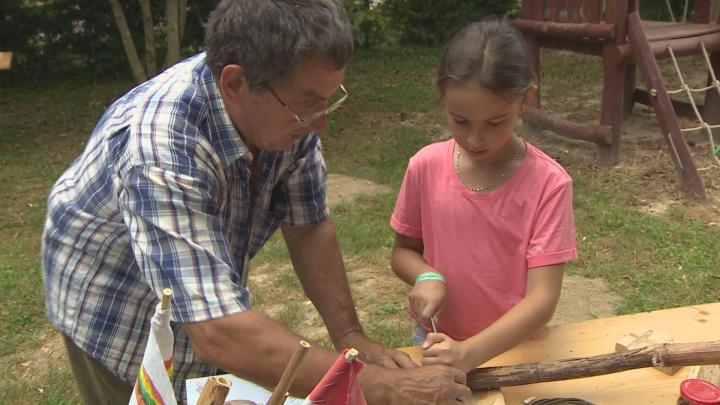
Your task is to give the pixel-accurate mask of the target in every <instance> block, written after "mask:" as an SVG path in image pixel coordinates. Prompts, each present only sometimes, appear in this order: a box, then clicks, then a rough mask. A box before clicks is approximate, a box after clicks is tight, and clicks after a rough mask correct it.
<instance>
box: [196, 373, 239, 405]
mask: <svg viewBox="0 0 720 405" xmlns="http://www.w3.org/2000/svg"><path fill="white" fill-rule="evenodd" d="M231 385H232V383H231V382H230V381H228V380H227V379H225V378H223V377H219V376H212V377H210V378H208V379H207V383H206V384H205V387H204V388H203V390H202V392H201V393H200V398H198V401H197V405H223V403H225V398H227V395H228V392H230V386H231Z"/></svg>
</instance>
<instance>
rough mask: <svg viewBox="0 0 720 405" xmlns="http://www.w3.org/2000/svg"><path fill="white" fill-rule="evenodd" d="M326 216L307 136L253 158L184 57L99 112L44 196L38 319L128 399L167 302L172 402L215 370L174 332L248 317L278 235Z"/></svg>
mask: <svg viewBox="0 0 720 405" xmlns="http://www.w3.org/2000/svg"><path fill="white" fill-rule="evenodd" d="M253 159H259V161H258V168H257V183H256V186H255V191H254V193H253V194H252V195H251V192H250V185H249V179H250V164H251V162H252V161H253ZM327 216H328V208H327V202H326V169H325V164H324V161H323V157H322V151H321V145H320V140H319V138H318V136H317V134H308V135H307V136H305V137H303V138H302V139H300V140H298V141H297V142H295V143H294V144H293V145H292V146H291V147H289V148H288V149H287V150H285V151H282V152H265V151H262V152H260V153H259V154H258V156H254V157H253V156H252V155H251V154H250V152H249V151H248V149H247V148H246V147H245V145H244V144H243V142H242V141H241V138H240V136H239V134H238V133H237V132H236V130H235V128H234V127H233V125H232V123H231V122H230V118H229V116H228V115H227V112H226V110H225V107H224V104H223V102H222V99H221V98H220V94H219V92H218V89H217V86H216V83H215V80H214V79H213V77H212V75H211V73H210V69H209V68H208V66H207V64H206V62H205V55H204V54H200V55H197V56H194V57H191V58H189V59H187V60H185V61H183V62H181V63H179V64H178V65H176V66H174V67H172V68H171V69H169V70H167V71H166V72H164V73H162V74H160V75H159V76H157V77H155V78H153V79H152V80H150V81H148V82H146V83H144V84H142V85H140V86H138V87H136V88H135V89H133V90H131V91H130V92H129V93H128V94H126V95H125V96H123V97H122V98H120V99H119V100H118V101H116V102H115V103H114V104H113V105H112V106H110V108H109V109H108V110H107V111H106V112H105V114H104V115H103V117H102V119H101V120H100V122H99V123H98V125H97V126H96V127H95V129H94V131H93V133H92V136H91V137H90V140H89V142H88V144H87V146H86V148H85V150H84V152H83V153H82V154H81V155H80V157H78V158H77V159H76V160H75V161H74V162H73V163H72V165H71V166H70V167H69V168H68V169H67V171H66V172H65V173H64V174H63V175H62V176H61V177H60V179H59V180H58V181H57V182H56V183H55V185H54V186H53V188H52V190H51V192H50V196H49V199H48V213H47V219H46V223H45V230H44V234H43V248H42V255H43V270H44V277H43V282H44V286H45V299H46V303H47V313H48V316H49V318H50V320H51V322H52V323H53V324H54V325H55V326H56V327H57V328H59V329H60V331H61V332H62V333H64V334H65V335H67V336H69V337H70V338H71V339H72V340H73V341H74V342H75V343H76V344H77V345H78V346H79V347H80V348H81V349H83V350H84V351H85V352H86V353H88V354H89V355H91V356H92V357H93V358H95V359H97V360H99V361H100V362H101V363H102V364H104V365H105V366H106V367H107V368H108V369H109V370H110V371H112V372H113V373H114V374H116V375H117V376H118V377H120V378H122V379H123V380H125V381H126V382H127V383H128V384H130V385H131V384H133V383H134V381H135V378H136V376H137V372H138V368H139V366H140V362H141V361H142V356H143V353H144V350H145V344H146V341H147V337H148V333H149V328H150V319H151V318H152V315H153V313H154V310H155V306H156V304H157V302H158V297H160V296H161V291H162V289H163V288H172V290H173V293H174V297H173V301H172V321H173V330H174V332H175V353H174V368H175V389H176V393H178V394H180V393H181V392H184V381H185V379H187V378H193V377H197V376H202V375H210V374H214V373H215V372H216V370H215V368H214V367H212V366H210V365H208V364H203V363H200V362H199V361H198V359H197V358H196V357H195V355H194V354H193V351H192V349H191V347H190V341H189V339H188V337H187V335H186V334H185V332H184V331H183V329H182V328H180V327H179V324H180V323H186V322H199V321H205V320H209V319H215V318H220V317H225V316H228V315H231V314H235V313H238V312H241V311H246V310H248V309H250V300H249V292H248V291H247V289H246V281H247V270H248V269H247V261H248V260H249V259H250V258H251V257H253V256H254V255H255V254H256V253H257V252H258V250H260V248H261V247H262V246H263V244H264V243H265V242H266V241H267V240H268V238H269V237H270V236H271V235H272V234H273V232H274V231H275V230H276V229H277V228H278V227H279V226H280V225H281V223H289V224H292V225H303V224H309V223H316V222H320V221H322V220H323V219H325V218H327ZM183 396H184V395H183Z"/></svg>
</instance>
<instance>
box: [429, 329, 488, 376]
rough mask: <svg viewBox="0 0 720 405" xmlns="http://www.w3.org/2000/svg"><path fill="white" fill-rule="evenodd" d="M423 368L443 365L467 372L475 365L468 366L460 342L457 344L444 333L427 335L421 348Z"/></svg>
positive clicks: (464, 350)
mask: <svg viewBox="0 0 720 405" xmlns="http://www.w3.org/2000/svg"><path fill="white" fill-rule="evenodd" d="M420 348H421V349H422V354H423V359H422V364H423V366H426V365H433V364H443V365H446V366H450V367H455V368H458V369H460V370H462V371H465V372H468V371H470V370H472V368H473V367H474V366H475V365H472V364H470V365H468V364H466V363H467V355H466V349H465V346H464V345H463V343H462V342H458V341H456V340H454V339H453V338H451V337H450V336H448V335H446V334H444V333H428V335H427V337H426V338H425V342H423V344H422V346H420Z"/></svg>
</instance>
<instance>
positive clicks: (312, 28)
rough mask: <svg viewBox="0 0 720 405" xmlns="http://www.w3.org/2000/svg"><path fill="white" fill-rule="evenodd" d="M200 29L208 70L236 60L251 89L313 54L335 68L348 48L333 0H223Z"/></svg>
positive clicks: (275, 80) (344, 22)
mask: <svg viewBox="0 0 720 405" xmlns="http://www.w3.org/2000/svg"><path fill="white" fill-rule="evenodd" d="M205 29H206V33H205V47H206V53H207V62H208V65H209V66H210V69H211V71H212V73H213V76H214V77H215V78H216V79H219V77H220V72H221V71H222V69H223V68H224V67H225V66H227V65H229V64H237V65H240V66H242V68H243V73H244V74H245V77H246V79H247V80H248V83H249V86H250V89H251V90H252V91H259V90H262V89H263V88H264V87H267V86H270V85H275V84H281V83H284V82H286V81H287V80H289V79H290V78H291V77H292V74H293V73H294V71H295V69H296V68H298V67H300V66H301V65H302V64H303V63H304V62H307V61H308V60H309V59H310V58H312V57H314V56H321V57H324V58H327V60H328V61H329V62H330V63H332V64H333V65H334V66H335V67H336V68H337V69H340V68H342V67H344V66H345V65H347V63H348V61H349V60H350V57H351V56H352V51H353V38H352V28H351V26H350V22H349V21H348V17H347V14H346V12H345V9H344V8H343V6H342V5H341V4H340V2H339V0H223V1H222V2H221V3H220V4H219V5H218V6H217V7H216V8H215V10H214V11H213V12H212V13H211V14H210V17H209V19H208V22H207V24H206V27H205Z"/></svg>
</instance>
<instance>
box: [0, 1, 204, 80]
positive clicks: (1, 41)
mask: <svg viewBox="0 0 720 405" xmlns="http://www.w3.org/2000/svg"><path fill="white" fill-rule="evenodd" d="M120 3H121V5H122V7H123V11H124V13H125V17H126V20H127V23H128V27H129V28H130V31H131V33H132V36H133V39H134V40H135V47H136V48H137V50H138V54H139V55H140V57H141V58H142V57H143V55H144V51H143V46H144V40H143V26H142V16H141V12H140V5H139V3H138V1H137V0H120ZM150 3H151V9H152V14H153V20H154V23H155V31H156V35H155V41H156V47H157V48H158V49H157V53H158V57H159V58H158V59H159V60H162V59H160V58H161V57H162V56H163V55H164V52H163V49H164V46H163V45H164V43H163V41H164V36H163V30H164V28H163V27H164V24H165V1H164V0H151V2H150ZM215 3H216V0H196V1H190V2H188V9H187V18H186V25H185V31H184V34H183V46H184V47H185V50H186V51H194V50H197V49H199V47H200V45H201V43H202V40H203V28H202V21H203V20H204V19H205V18H206V16H207V15H208V14H209V12H210V10H211V9H212V8H213V7H214V6H215ZM0 50H10V51H13V53H14V55H13V57H14V60H13V68H12V70H10V71H8V72H3V74H2V75H0V79H4V80H6V81H7V80H10V79H18V78H47V77H48V76H49V77H58V76H61V75H68V74H74V73H78V72H85V73H94V74H102V75H108V74H113V75H117V74H127V72H128V69H129V68H128V63H127V58H126V56H125V51H124V50H123V47H122V42H121V40H120V33H119V31H118V29H117V27H116V25H115V21H114V19H113V14H112V11H111V9H110V4H109V2H108V1H107V0H46V1H42V2H40V1H37V2H36V1H26V0H2V1H0Z"/></svg>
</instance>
